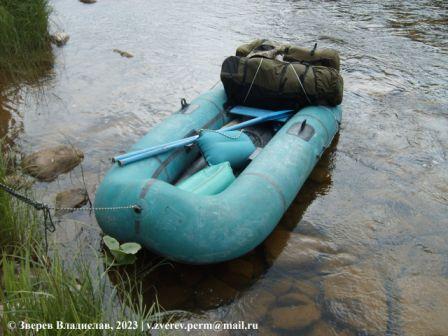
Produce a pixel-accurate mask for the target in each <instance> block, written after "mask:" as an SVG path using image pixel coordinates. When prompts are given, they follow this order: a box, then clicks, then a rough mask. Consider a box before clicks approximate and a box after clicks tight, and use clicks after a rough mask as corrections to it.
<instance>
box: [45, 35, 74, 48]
mask: <svg viewBox="0 0 448 336" xmlns="http://www.w3.org/2000/svg"><path fill="white" fill-rule="evenodd" d="M69 39H70V36H69V35H68V34H67V33H64V32H56V33H54V34H52V35H50V40H51V42H52V43H54V44H56V45H57V46H58V47H62V46H64V45H66V44H67V42H68V40H69Z"/></svg>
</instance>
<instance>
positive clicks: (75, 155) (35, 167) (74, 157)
mask: <svg viewBox="0 0 448 336" xmlns="http://www.w3.org/2000/svg"><path fill="white" fill-rule="evenodd" d="M83 158H84V154H83V153H82V152H81V150H79V149H76V148H74V147H71V146H66V145H61V146H57V147H53V148H48V149H42V150H40V151H38V152H35V153H33V154H31V155H28V156H26V157H25V158H24V159H23V160H22V169H23V171H24V172H25V173H27V174H29V175H31V176H33V177H35V178H37V179H39V180H41V181H45V182H51V181H53V180H55V179H56V178H57V177H58V176H59V175H61V174H64V173H68V172H69V171H70V170H72V169H73V168H75V167H76V166H77V165H78V164H80V163H81V161H82V160H83Z"/></svg>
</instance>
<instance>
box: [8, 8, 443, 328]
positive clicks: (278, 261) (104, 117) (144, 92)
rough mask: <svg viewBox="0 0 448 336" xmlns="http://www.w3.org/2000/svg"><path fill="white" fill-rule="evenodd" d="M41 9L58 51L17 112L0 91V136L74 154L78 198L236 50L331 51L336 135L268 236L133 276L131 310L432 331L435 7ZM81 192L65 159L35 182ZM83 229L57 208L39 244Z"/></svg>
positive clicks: (73, 248) (85, 239) (66, 246)
mask: <svg viewBox="0 0 448 336" xmlns="http://www.w3.org/2000/svg"><path fill="white" fill-rule="evenodd" d="M53 5H54V8H55V11H54V15H53V26H54V27H55V29H58V30H65V31H66V32H68V33H69V34H70V36H71V37H70V41H69V43H68V44H67V45H66V46H65V47H63V48H55V50H54V53H55V56H56V61H55V65H54V69H53V71H52V73H51V74H49V75H48V78H47V80H46V81H45V83H46V84H45V85H44V86H43V87H42V86H41V87H39V88H33V87H28V88H26V90H25V93H24V94H23V95H22V99H21V100H20V101H19V102H17V101H15V102H14V101H11V100H10V99H8V97H5V94H4V95H3V97H2V99H1V100H2V109H1V110H0V133H1V134H6V135H7V136H8V138H9V141H10V143H13V144H15V146H16V147H17V148H18V149H19V150H20V151H21V152H22V153H30V152H33V151H35V150H37V149H40V148H42V147H48V146H53V145H57V144H60V143H66V144H67V143H71V144H74V145H75V146H77V147H79V148H81V149H82V150H83V151H84V153H85V160H84V162H83V168H84V179H85V182H86V184H87V187H88V191H89V193H90V195H91V196H92V197H93V195H94V191H95V189H96V187H97V186H98V183H99V182H100V181H101V178H102V176H103V175H104V173H105V171H106V170H107V169H108V168H109V166H110V163H109V162H110V161H109V158H111V157H112V156H113V155H114V154H116V153H119V152H121V151H124V150H126V149H127V148H129V147H130V145H131V144H132V143H134V142H135V141H136V140H137V139H139V138H140V137H141V136H142V135H144V134H145V133H146V132H147V131H148V130H149V129H150V128H151V127H156V124H157V123H158V122H160V121H161V120H163V119H164V118H165V117H167V116H169V115H170V114H171V113H172V112H173V111H175V110H177V109H178V108H179V102H180V98H182V97H186V98H187V100H191V99H193V98H194V97H195V96H196V95H198V94H199V93H201V92H203V91H205V90H207V89H208V88H210V87H211V86H212V85H213V84H214V83H216V82H217V80H218V79H219V71H220V65H221V63H222V61H223V59H224V58H225V57H226V56H228V55H232V54H233V53H234V50H235V48H236V47H237V46H238V45H239V44H241V43H243V42H247V41H249V40H251V39H253V38H269V39H274V40H283V41H288V42H290V43H293V44H298V45H303V46H308V47H312V46H313V45H314V43H315V42H317V43H318V46H321V47H332V48H336V49H338V50H339V51H340V53H341V57H342V70H341V71H342V74H343V77H344V80H345V92H344V102H343V111H344V114H343V123H342V129H341V131H340V134H339V136H338V137H337V138H336V139H335V142H334V143H333V146H332V147H331V148H330V149H329V150H328V151H327V152H326V153H325V155H324V157H323V158H322V160H321V161H320V163H319V164H318V166H317V167H316V169H315V170H314V172H313V174H312V176H311V177H310V179H309V180H308V181H307V183H306V184H305V186H304V187H303V188H302V190H301V191H300V193H299V194H298V196H297V198H296V199H295V200H294V202H293V204H292V205H291V207H290V209H289V210H288V211H287V213H286V214H285V216H284V217H283V219H282V220H281V222H280V223H279V225H278V227H277V228H276V229H275V231H274V232H273V233H272V234H271V236H270V237H269V238H268V239H267V241H266V242H265V243H264V244H263V245H262V246H260V247H259V248H257V249H256V250H255V251H253V252H251V253H249V254H248V255H246V256H244V257H242V258H239V259H237V260H235V261H232V262H228V263H223V264H219V265H214V266H207V267H205V266H203V267H193V266H185V265H179V264H171V265H169V264H166V265H163V266H160V267H158V268H157V269H156V271H154V272H152V273H151V274H150V275H148V276H146V277H145V280H144V284H145V286H144V287H145V300H146V301H147V302H148V303H151V302H152V301H153V299H154V293H155V292H157V293H158V299H159V302H160V304H162V306H163V307H164V308H165V309H168V310H172V309H175V310H186V311H191V312H194V313H197V315H196V317H189V318H187V320H188V319H193V320H196V321H215V320H222V321H240V320H244V321H246V322H258V323H259V328H260V330H259V332H258V334H259V335H448V319H447V316H448V308H447V307H448V244H447V241H448V161H447V160H448V98H447V96H448V84H447V83H448V81H447V78H448V61H447V60H448V5H447V3H446V2H445V1H416V0H414V1H406V2H401V1H372V2H369V3H366V2H363V1H348V0H344V1H337V2H336V1H328V2H327V1H313V2H311V1H286V0H276V1H269V0H263V1H262V0H259V1H235V0H229V1H192V0H187V1H185V0H184V1H178V0H176V1H155V0H132V1H105V0H99V1H98V2H97V3H96V4H93V5H84V4H82V3H80V2H78V1H74V0H55V1H54V2H53ZM114 48H118V49H122V50H126V51H128V52H130V53H132V54H133V55H134V57H133V58H124V57H121V56H120V55H119V54H117V53H115V52H113V51H112V49H114ZM82 184H83V179H82V174H81V170H80V169H79V167H78V168H77V169H75V170H74V171H73V172H71V173H70V174H67V175H63V176H61V177H59V178H58V180H57V181H55V182H52V183H49V184H48V183H36V184H35V187H36V189H37V190H38V192H39V194H40V195H42V197H44V200H46V201H48V202H53V201H54V197H55V195H56V193H58V192H59V191H62V190H65V189H68V188H74V187H81V186H82ZM100 234H101V231H100V230H99V228H98V226H97V224H96V223H95V220H94V218H93V216H91V215H89V214H79V213H76V214H67V215H65V216H64V217H63V218H61V221H60V223H59V224H58V230H57V232H56V233H55V234H54V236H53V240H54V241H55V242H56V243H58V244H59V245H60V246H61V247H62V249H61V250H62V252H63V253H66V254H67V255H70V254H73V253H78V251H80V250H87V249H88V248H89V246H93V247H94V249H97V250H99V249H100V237H101V236H100ZM152 258H156V257H155V256H151V255H149V256H146V257H145V262H146V261H148V262H152V263H155V262H156V261H151V259H152ZM146 259H147V260H146ZM157 260H159V259H157ZM141 263H142V264H144V262H142V261H141ZM142 267H143V265H142ZM199 334H200V333H199ZM204 334H207V332H205V333H204ZM222 335H257V332H249V331H244V332H242V331H232V332H228V333H224V332H223V333H222Z"/></svg>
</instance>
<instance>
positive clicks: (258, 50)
mask: <svg viewBox="0 0 448 336" xmlns="http://www.w3.org/2000/svg"><path fill="white" fill-rule="evenodd" d="M271 50H275V52H276V53H277V55H281V56H283V60H284V61H287V62H302V63H307V64H310V65H319V66H326V67H330V68H333V69H336V70H337V71H339V69H340V58H339V53H338V52H337V51H336V50H334V49H329V48H318V47H317V43H316V44H315V45H314V48H312V49H309V48H302V47H297V46H293V45H290V44H287V43H279V42H275V41H269V40H261V39H258V40H254V41H252V42H249V43H246V44H242V45H240V46H239V47H238V48H237V49H236V56H241V57H251V56H252V55H259V56H262V53H263V52H267V51H271ZM271 58H274V57H271Z"/></svg>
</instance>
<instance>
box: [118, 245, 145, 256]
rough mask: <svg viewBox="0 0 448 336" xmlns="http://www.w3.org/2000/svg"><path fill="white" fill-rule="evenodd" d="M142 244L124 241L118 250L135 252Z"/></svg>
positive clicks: (128, 252)
mask: <svg viewBox="0 0 448 336" xmlns="http://www.w3.org/2000/svg"><path fill="white" fill-rule="evenodd" d="M141 248H142V246H141V245H140V244H138V243H125V244H123V245H121V246H120V250H121V251H123V252H124V253H126V254H136V253H137V252H138V251H140V249H141Z"/></svg>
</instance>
